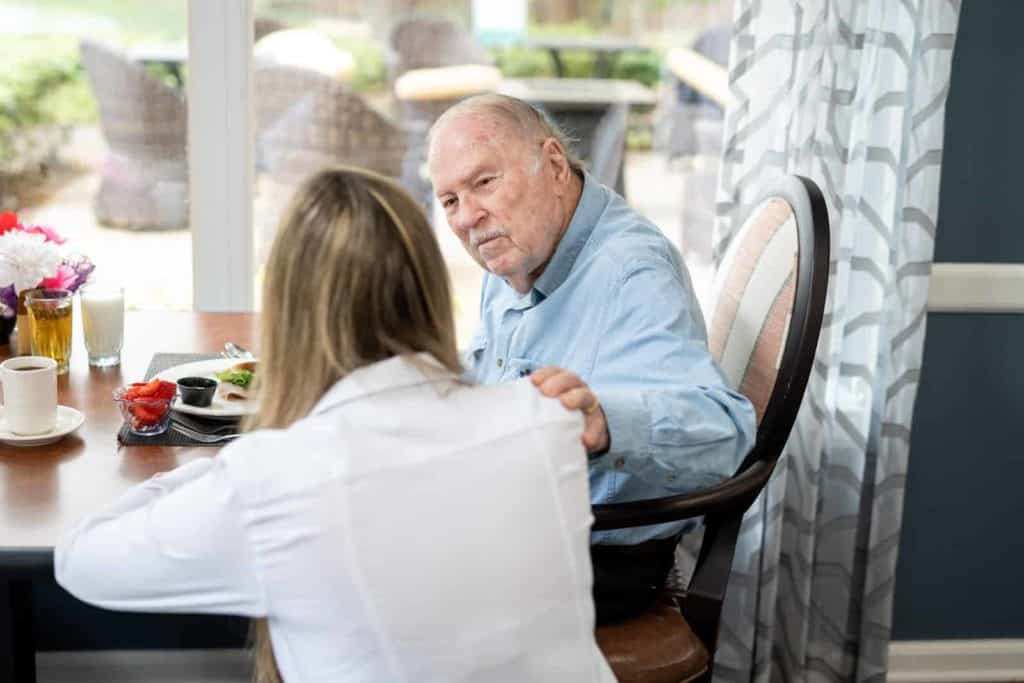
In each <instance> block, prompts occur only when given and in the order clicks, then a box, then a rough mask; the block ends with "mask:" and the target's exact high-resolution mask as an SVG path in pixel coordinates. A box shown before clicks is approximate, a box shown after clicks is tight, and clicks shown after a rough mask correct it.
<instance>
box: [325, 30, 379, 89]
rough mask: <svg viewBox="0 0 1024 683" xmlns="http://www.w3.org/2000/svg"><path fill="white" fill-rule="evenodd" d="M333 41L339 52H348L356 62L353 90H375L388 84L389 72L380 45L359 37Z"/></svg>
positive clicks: (337, 38) (338, 38)
mask: <svg viewBox="0 0 1024 683" xmlns="http://www.w3.org/2000/svg"><path fill="white" fill-rule="evenodd" d="M332 40H333V41H334V44H335V46H337V48H338V49H339V50H344V51H345V52H348V53H349V54H350V55H352V58H353V59H354V60H355V63H356V70H355V74H353V77H352V89H353V90H356V91H359V92H362V91H366V90H375V89H377V88H382V87H384V86H385V85H386V84H387V79H388V71H387V64H386V63H385V61H384V50H383V48H381V46H380V45H379V44H378V43H376V42H374V41H373V40H371V39H369V38H362V37H358V36H334V37H333V38H332Z"/></svg>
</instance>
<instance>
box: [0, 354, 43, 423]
mask: <svg viewBox="0 0 1024 683" xmlns="http://www.w3.org/2000/svg"><path fill="white" fill-rule="evenodd" d="M0 380H2V381H3V387H4V418H5V421H6V422H7V428H8V429H9V430H11V431H12V432H14V433H15V434H18V435H19V436H33V435H35V434H45V433H46V432H52V431H53V430H54V429H56V427H57V361H55V360H53V359H52V358H47V357H45V356H17V357H15V358H8V359H7V360H5V361H4V362H3V363H0Z"/></svg>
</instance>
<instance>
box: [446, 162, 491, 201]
mask: <svg viewBox="0 0 1024 683" xmlns="http://www.w3.org/2000/svg"><path fill="white" fill-rule="evenodd" d="M489 168H490V165H489V163H488V162H487V161H481V162H480V163H478V164H477V165H475V166H473V167H472V168H470V169H469V171H468V172H466V173H465V174H463V175H462V176H461V177H459V178H458V179H456V180H455V182H453V183H451V185H450V187H458V186H459V185H464V184H466V183H468V182H470V181H471V180H473V179H474V178H476V177H477V176H478V175H480V174H481V173H484V172H486V171H488V169H489ZM451 193H452V191H451V190H445V191H443V192H438V193H437V196H438V197H443V196H444V195H446V194H451Z"/></svg>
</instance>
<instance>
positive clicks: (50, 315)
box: [25, 289, 72, 375]
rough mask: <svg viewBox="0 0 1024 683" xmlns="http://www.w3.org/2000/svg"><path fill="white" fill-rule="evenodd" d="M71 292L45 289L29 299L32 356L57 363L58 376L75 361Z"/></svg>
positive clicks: (33, 294)
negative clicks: (44, 357) (71, 360)
mask: <svg viewBox="0 0 1024 683" xmlns="http://www.w3.org/2000/svg"><path fill="white" fill-rule="evenodd" d="M71 297H72V294H71V292H69V291H67V290H65V289H44V290H39V291H36V292H32V293H31V294H29V295H28V297H26V299H25V308H27V309H28V316H29V319H30V320H31V325H30V328H31V330H32V354H33V355H35V356H46V357H47V358H52V359H53V360H55V361H57V374H58V375H63V374H64V373H66V372H67V371H68V360H69V359H70V358H71V301H72V299H71Z"/></svg>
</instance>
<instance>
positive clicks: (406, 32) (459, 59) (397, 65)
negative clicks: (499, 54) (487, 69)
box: [388, 16, 492, 79]
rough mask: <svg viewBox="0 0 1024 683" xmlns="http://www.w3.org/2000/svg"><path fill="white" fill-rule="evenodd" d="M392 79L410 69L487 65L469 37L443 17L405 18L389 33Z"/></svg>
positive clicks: (477, 46) (488, 60)
mask: <svg viewBox="0 0 1024 683" xmlns="http://www.w3.org/2000/svg"><path fill="white" fill-rule="evenodd" d="M388 44H389V46H390V48H391V51H392V55H391V57H392V63H391V72H392V79H394V78H397V77H399V76H401V75H402V74H404V73H405V72H406V71H408V70H410V69H430V68H434V67H439V66H456V65H459V64H491V63H492V60H491V58H490V57H489V56H488V55H487V53H486V52H485V51H484V49H483V47H481V45H480V44H479V43H478V42H477V41H476V39H475V38H474V37H473V35H472V34H471V33H470V32H469V31H467V30H466V29H464V28H462V27H461V26H459V25H458V24H456V23H455V22H453V21H451V20H450V19H446V18H443V17H416V16H414V17H408V18H406V19H402V20H401V21H399V22H398V23H396V24H395V25H394V27H393V28H392V29H391V35H390V36H389V38H388Z"/></svg>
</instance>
